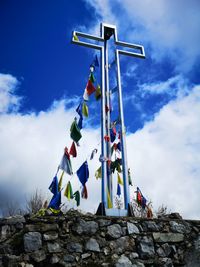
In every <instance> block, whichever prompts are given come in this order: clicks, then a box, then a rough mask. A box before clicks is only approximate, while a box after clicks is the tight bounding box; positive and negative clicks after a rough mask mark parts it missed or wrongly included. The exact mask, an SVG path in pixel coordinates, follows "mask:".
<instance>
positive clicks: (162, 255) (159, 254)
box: [156, 247, 166, 258]
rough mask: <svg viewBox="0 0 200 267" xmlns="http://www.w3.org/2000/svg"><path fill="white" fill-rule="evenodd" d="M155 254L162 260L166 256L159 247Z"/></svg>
mask: <svg viewBox="0 0 200 267" xmlns="http://www.w3.org/2000/svg"><path fill="white" fill-rule="evenodd" d="M156 253H157V254H158V256H160V257H162V258H164V257H166V254H165V252H164V249H163V248H161V247H160V248H158V249H157V250H156Z"/></svg>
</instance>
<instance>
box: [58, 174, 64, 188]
mask: <svg viewBox="0 0 200 267" xmlns="http://www.w3.org/2000/svg"><path fill="white" fill-rule="evenodd" d="M64 173H65V172H64V171H63V172H62V173H61V176H60V180H59V183H58V191H60V190H61V188H62V180H63V176H64Z"/></svg>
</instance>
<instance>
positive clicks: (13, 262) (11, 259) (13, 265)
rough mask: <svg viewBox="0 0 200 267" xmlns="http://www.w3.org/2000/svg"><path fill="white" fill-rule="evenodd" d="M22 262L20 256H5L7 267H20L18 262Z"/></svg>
mask: <svg viewBox="0 0 200 267" xmlns="http://www.w3.org/2000/svg"><path fill="white" fill-rule="evenodd" d="M19 261H20V256H15V255H5V256H4V260H3V262H4V265H3V266H6V267H18V262H19Z"/></svg>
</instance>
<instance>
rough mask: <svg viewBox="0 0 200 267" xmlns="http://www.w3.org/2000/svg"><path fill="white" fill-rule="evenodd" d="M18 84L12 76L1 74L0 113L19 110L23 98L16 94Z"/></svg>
mask: <svg viewBox="0 0 200 267" xmlns="http://www.w3.org/2000/svg"><path fill="white" fill-rule="evenodd" d="M18 84H19V82H18V80H17V79H16V78H15V77H13V76H12V75H10V74H2V73H0V113H5V112H8V111H17V110H18V108H19V106H20V102H21V97H19V96H16V95H15V94H14V93H15V90H16V88H17V85H18Z"/></svg>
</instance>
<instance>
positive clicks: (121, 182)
mask: <svg viewBox="0 0 200 267" xmlns="http://www.w3.org/2000/svg"><path fill="white" fill-rule="evenodd" d="M117 182H118V184H121V185H123V181H122V178H121V177H120V175H119V173H117Z"/></svg>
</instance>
